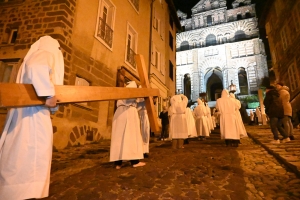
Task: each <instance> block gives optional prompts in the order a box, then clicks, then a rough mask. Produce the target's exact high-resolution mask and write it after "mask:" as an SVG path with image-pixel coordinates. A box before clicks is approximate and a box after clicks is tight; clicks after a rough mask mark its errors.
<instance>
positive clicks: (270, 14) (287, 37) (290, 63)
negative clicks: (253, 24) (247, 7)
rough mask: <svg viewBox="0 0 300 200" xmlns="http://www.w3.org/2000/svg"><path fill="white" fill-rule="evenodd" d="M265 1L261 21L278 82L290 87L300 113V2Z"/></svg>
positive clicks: (294, 107)
mask: <svg viewBox="0 0 300 200" xmlns="http://www.w3.org/2000/svg"><path fill="white" fill-rule="evenodd" d="M266 4H267V6H266V9H265V10H264V12H263V13H264V15H263V16H262V17H263V19H262V21H261V23H262V24H263V25H264V26H265V29H266V34H267V38H268V42H269V46H270V52H271V58H272V70H273V72H274V73H275V77H276V81H279V82H283V83H284V84H285V85H287V86H288V87H289V89H290V95H291V104H292V107H293V113H294V114H296V113H297V114H298V115H299V116H300V113H299V111H300V95H299V94H300V82H299V77H300V1H293V0H286V1H283V0H268V1H267V2H266ZM287 13H288V14H287ZM295 120H297V121H298V122H299V120H298V119H295Z"/></svg>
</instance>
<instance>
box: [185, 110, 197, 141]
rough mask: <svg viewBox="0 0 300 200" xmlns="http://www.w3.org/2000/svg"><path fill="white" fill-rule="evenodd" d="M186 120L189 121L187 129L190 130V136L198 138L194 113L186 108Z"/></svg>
mask: <svg viewBox="0 0 300 200" xmlns="http://www.w3.org/2000/svg"><path fill="white" fill-rule="evenodd" d="M185 114H186V120H187V128H188V136H189V137H197V131H196V124H195V118H194V115H193V112H192V110H191V109H190V108H186V112H185Z"/></svg>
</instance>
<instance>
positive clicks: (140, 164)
mask: <svg viewBox="0 0 300 200" xmlns="http://www.w3.org/2000/svg"><path fill="white" fill-rule="evenodd" d="M145 165H146V163H144V162H139V163H138V164H135V165H132V166H133V167H143V166H145Z"/></svg>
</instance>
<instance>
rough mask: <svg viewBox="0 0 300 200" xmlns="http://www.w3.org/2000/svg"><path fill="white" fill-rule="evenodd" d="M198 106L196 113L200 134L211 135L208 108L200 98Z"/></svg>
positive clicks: (198, 132)
mask: <svg viewBox="0 0 300 200" xmlns="http://www.w3.org/2000/svg"><path fill="white" fill-rule="evenodd" d="M197 102H198V106H197V107H196V108H195V109H194V115H195V117H196V130H197V135H198V136H206V137H208V136H209V128H208V123H207V117H206V116H205V115H206V108H205V106H204V104H203V102H202V101H201V100H200V99H198V100H197Z"/></svg>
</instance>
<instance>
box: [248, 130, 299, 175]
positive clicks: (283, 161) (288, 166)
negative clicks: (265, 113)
mask: <svg viewBox="0 0 300 200" xmlns="http://www.w3.org/2000/svg"><path fill="white" fill-rule="evenodd" d="M247 134H248V136H249V137H250V138H251V139H252V140H253V141H254V142H255V143H257V144H259V145H261V146H262V147H263V148H264V149H265V150H266V151H267V152H268V153H269V154H271V155H272V156H274V157H275V158H276V159H277V160H278V161H279V162H280V163H281V164H283V165H284V166H285V167H286V168H287V169H289V170H290V171H292V172H294V173H295V174H296V175H297V177H298V178H300V171H299V169H298V167H297V166H296V165H293V164H292V163H290V162H288V161H287V160H286V159H284V158H283V157H282V156H280V154H278V153H276V152H274V151H273V150H272V149H270V148H269V147H268V146H267V145H265V144H263V143H262V142H261V141H259V140H258V139H257V138H255V137H254V136H253V135H251V133H249V132H247Z"/></svg>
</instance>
